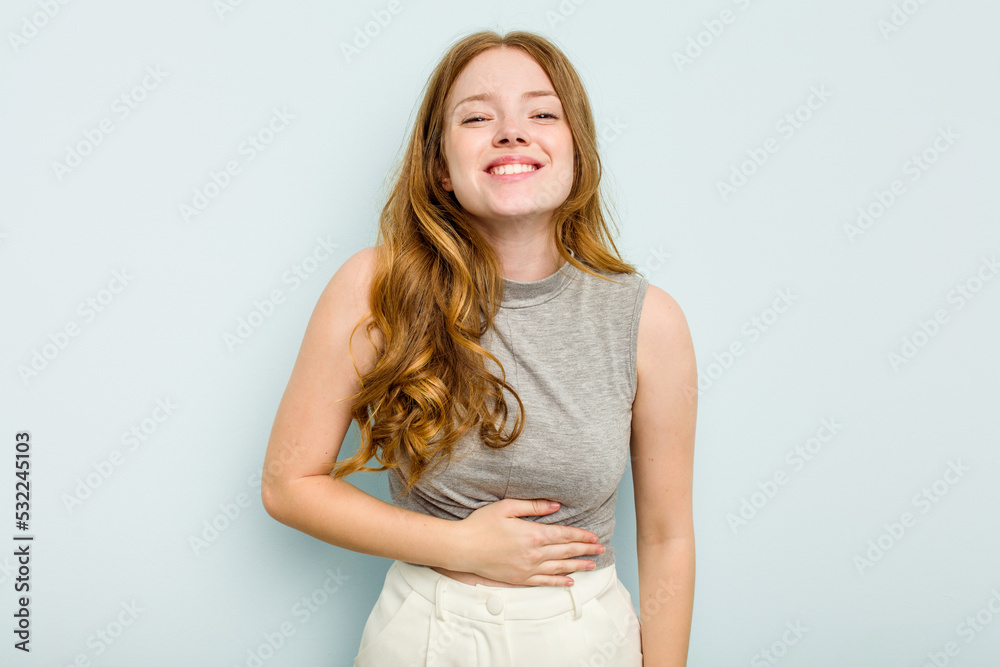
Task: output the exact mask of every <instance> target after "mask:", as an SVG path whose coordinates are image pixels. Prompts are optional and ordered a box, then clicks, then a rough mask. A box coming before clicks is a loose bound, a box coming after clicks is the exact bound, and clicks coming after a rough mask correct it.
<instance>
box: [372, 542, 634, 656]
mask: <svg viewBox="0 0 1000 667" xmlns="http://www.w3.org/2000/svg"><path fill="white" fill-rule="evenodd" d="M567 576H569V577H570V578H572V579H573V580H574V582H575V583H574V584H573V585H572V586H530V587H520V588H507V587H502V586H483V585H482V584H477V585H475V586H473V585H470V584H466V583H462V582H460V581H457V580H455V579H452V578H451V577H446V576H445V575H443V574H440V573H438V572H435V571H434V570H432V569H431V568H429V567H426V566H423V565H413V564H411V563H406V562H403V561H400V560H396V561H393V563H392V565H391V566H390V567H389V571H388V573H386V577H385V584H384V586H383V587H382V592H381V594H380V595H379V597H378V600H377V601H376V602H375V607H374V609H372V611H371V614H370V615H369V616H368V621H367V622H366V623H365V628H364V632H363V633H362V635H361V646H360V651H359V653H358V655H357V657H356V658H355V659H354V667H536V666H537V667H599V666H603V667H642V650H641V645H640V638H639V619H638V617H637V615H636V613H635V608H634V607H633V606H632V600H631V597H630V596H629V592H628V589H626V588H625V586H624V585H623V584H622V583H621V582H620V581H619V580H618V575H617V573H616V571H615V566H614V565H613V564H612V565H609V566H607V567H603V568H600V569H597V570H586V571H581V572H573V573H569V574H568V575H567Z"/></svg>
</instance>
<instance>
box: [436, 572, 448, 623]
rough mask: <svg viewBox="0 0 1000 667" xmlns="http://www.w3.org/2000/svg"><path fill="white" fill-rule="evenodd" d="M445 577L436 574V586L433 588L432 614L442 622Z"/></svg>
mask: <svg viewBox="0 0 1000 667" xmlns="http://www.w3.org/2000/svg"><path fill="white" fill-rule="evenodd" d="M446 581H447V577H445V576H444V575H443V574H440V573H438V582H437V586H435V587H434V614H435V615H436V616H437V618H438V620H439V621H443V620H444V590H445V587H446V586H447V584H446V583H445V582H446Z"/></svg>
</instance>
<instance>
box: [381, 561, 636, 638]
mask: <svg viewBox="0 0 1000 667" xmlns="http://www.w3.org/2000/svg"><path fill="white" fill-rule="evenodd" d="M393 569H394V570H395V571H396V572H398V574H399V575H400V576H401V577H402V578H403V580H404V581H405V582H406V583H407V584H408V585H409V586H410V588H412V589H413V590H414V591H416V592H417V593H418V594H420V595H421V596H423V597H424V598H426V599H427V600H428V601H429V602H430V603H431V604H433V605H434V607H435V610H434V611H435V614H436V615H437V618H438V619H439V620H442V621H443V620H445V617H446V616H447V615H448V614H454V615H456V616H461V617H464V618H470V619H474V620H478V621H484V622H487V623H496V624H498V625H499V624H502V623H503V622H504V621H505V620H537V619H543V618H552V617H553V616H559V615H561V614H565V613H567V612H570V613H572V615H573V618H580V616H581V615H582V614H583V605H585V604H586V603H587V602H589V601H590V600H592V599H593V598H595V597H597V596H598V595H600V594H601V593H602V592H603V591H604V590H605V589H607V588H608V587H609V586H613V585H615V582H616V581H617V580H618V574H617V571H616V570H615V566H614V563H612V564H611V565H608V566H606V567H602V568H599V569H596V570H585V571H579V572H571V573H568V574H567V575H566V576H568V577H569V578H570V579H572V580H573V582H574V583H573V585H572V586H525V587H516V588H509V587H506V586H485V585H483V584H476V585H474V586H473V585H471V584H467V583H464V582H461V581H458V580H457V579H452V578H451V577H447V576H445V575H443V574H441V573H440V572H435V571H434V570H432V569H431V568H429V567H427V566H425V565H414V564H412V563H407V562H405V561H401V560H397V561H394V562H393V564H392V566H391V567H390V570H393Z"/></svg>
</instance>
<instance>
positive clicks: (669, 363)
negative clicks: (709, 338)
mask: <svg viewBox="0 0 1000 667" xmlns="http://www.w3.org/2000/svg"><path fill="white" fill-rule="evenodd" d="M638 338H639V340H638V350H637V353H636V361H637V366H638V368H637V372H638V374H639V375H640V376H642V375H643V373H644V371H645V372H646V373H657V372H662V371H664V370H668V369H672V370H676V369H677V368H678V367H680V366H688V367H693V366H694V344H693V341H692V340H691V331H690V328H689V327H688V322H687V317H685V315H684V310H683V309H682V308H681V305H680V304H679V303H677V301H676V300H675V299H674V298H673V297H672V296H671V295H670V294H669V293H667V292H666V291H665V290H663V289H661V288H659V287H657V286H656V285H652V284H649V285H648V286H647V287H646V296H645V299H644V300H643V303H642V311H641V314H640V316H639V335H638ZM688 370H690V368H689V369H688Z"/></svg>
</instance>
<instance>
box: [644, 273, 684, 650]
mask: <svg viewBox="0 0 1000 667" xmlns="http://www.w3.org/2000/svg"><path fill="white" fill-rule="evenodd" d="M647 289H648V291H647V294H646V301H645V304H644V305H643V312H642V316H641V318H640V322H639V351H638V355H637V364H638V368H637V373H638V385H637V387H636V396H635V401H634V403H633V405H632V442H631V448H632V479H633V486H634V489H635V511H636V531H637V543H638V545H637V546H638V557H639V593H640V595H639V599H640V615H641V621H642V625H641V634H642V651H643V664H644V665H646V666H648V667H652V666H655V667H683V666H684V665H686V664H687V653H688V643H689V640H690V634H691V615H692V608H693V605H694V579H695V548H694V521H693V517H692V507H691V487H692V472H693V462H694V436H695V421H696V416H697V408H698V384H697V383H698V377H697V366H696V363H695V357H694V346H693V344H692V341H691V334H690V332H689V330H688V326H687V321H686V319H685V318H684V313H683V312H682V311H681V308H680V306H679V305H678V304H677V302H676V301H674V299H673V298H672V297H671V296H670V295H669V294H667V293H666V292H664V291H663V290H661V289H660V288H658V287H655V286H653V285H650V286H649V287H648V288H647Z"/></svg>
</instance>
